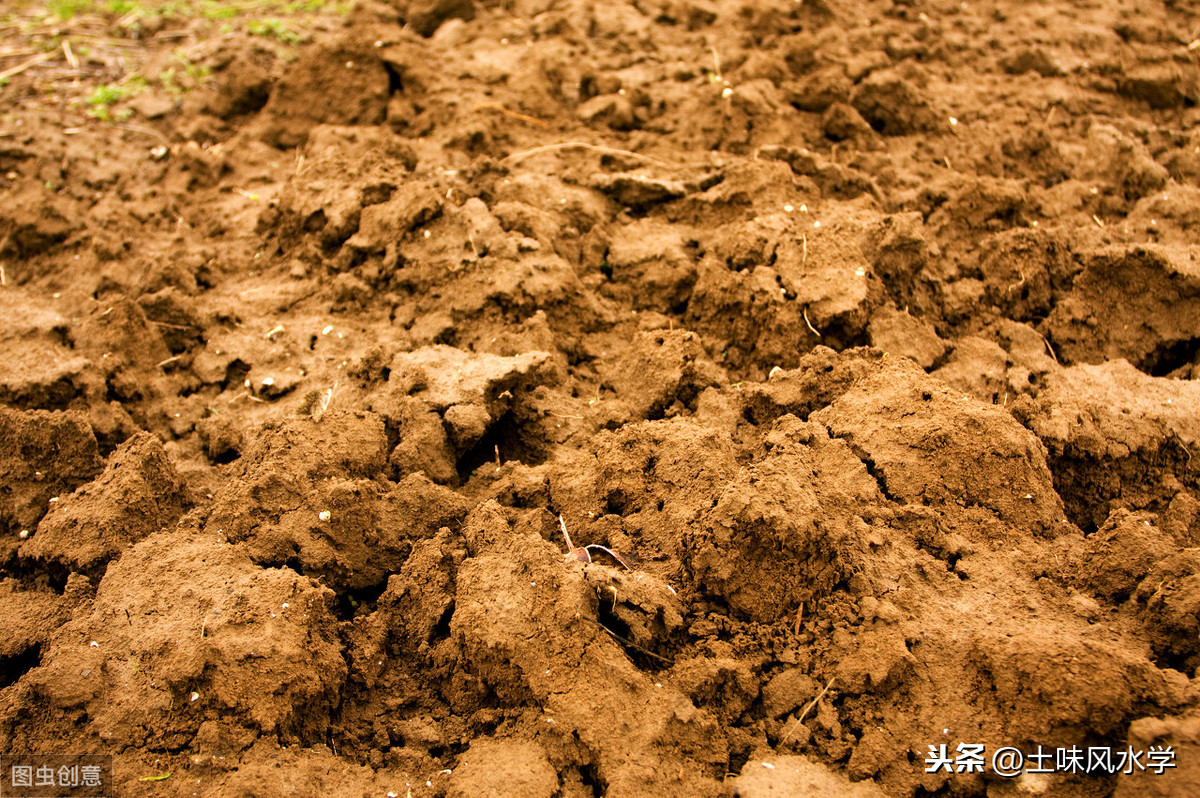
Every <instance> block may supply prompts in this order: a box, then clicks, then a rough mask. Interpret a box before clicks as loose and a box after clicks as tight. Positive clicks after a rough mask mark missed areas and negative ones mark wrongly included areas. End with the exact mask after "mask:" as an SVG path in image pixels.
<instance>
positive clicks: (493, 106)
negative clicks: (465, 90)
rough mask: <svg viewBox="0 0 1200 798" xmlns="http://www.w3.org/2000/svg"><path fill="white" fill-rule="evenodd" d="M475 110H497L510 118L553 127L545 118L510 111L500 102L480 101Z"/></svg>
mask: <svg viewBox="0 0 1200 798" xmlns="http://www.w3.org/2000/svg"><path fill="white" fill-rule="evenodd" d="M475 110H476V111H496V112H498V113H501V114H504V115H505V116H507V117H509V118H510V119H516V120H519V121H521V122H528V123H529V124H531V125H536V126H538V127H540V128H541V129H542V130H549V129H550V127H551V125H550V123H549V122H547V121H546V120H544V119H538V118H537V117H536V116H530V115H529V114H522V113H520V112H518V111H510V110H508V109H507V108H505V107H504V106H503V105H501V104H500V103H479V105H476V106H475Z"/></svg>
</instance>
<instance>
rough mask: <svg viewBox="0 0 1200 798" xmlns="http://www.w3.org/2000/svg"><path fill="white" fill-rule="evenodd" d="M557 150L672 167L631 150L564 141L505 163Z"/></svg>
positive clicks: (510, 157) (514, 156)
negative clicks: (633, 159)
mask: <svg viewBox="0 0 1200 798" xmlns="http://www.w3.org/2000/svg"><path fill="white" fill-rule="evenodd" d="M557 150H589V151H591V152H598V153H601V154H603V155H624V156H626V157H630V158H637V159H639V160H642V161H645V162H647V163H653V164H658V165H659V166H668V167H669V166H670V164H669V163H667V162H666V161H660V160H659V159H658V158H652V157H650V156H649V155H642V154H641V153H637V152H631V151H629V150H618V149H616V148H615V147H605V146H603V145H600V144H588V143H587V142H586V141H563V142H560V143H558V144H544V145H542V146H541V147H534V148H533V149H532V150H524V151H522V152H514V153H513V154H512V155H509V156H507V157H505V158H504V159H503V160H505V161H522V160H524V159H526V158H529V157H530V156H533V155H538V154H540V153H543V152H555V151H557Z"/></svg>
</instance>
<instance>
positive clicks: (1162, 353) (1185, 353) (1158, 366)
mask: <svg viewBox="0 0 1200 798" xmlns="http://www.w3.org/2000/svg"><path fill="white" fill-rule="evenodd" d="M1198 358H1200V338H1189V339H1188V340H1186V341H1175V342H1174V343H1171V344H1165V343H1164V344H1160V345H1159V346H1158V348H1157V349H1155V350H1154V351H1153V352H1152V353H1150V354H1149V355H1148V356H1147V357H1146V358H1145V359H1144V360H1143V361H1142V362H1141V363H1139V364H1138V368H1139V369H1141V370H1142V371H1144V372H1146V373H1147V374H1149V375H1150V376H1152V377H1167V376H1169V375H1170V374H1171V372H1173V371H1176V370H1178V369H1186V368H1188V367H1190V366H1191V365H1192V364H1193V363H1196V362H1197V360H1198Z"/></svg>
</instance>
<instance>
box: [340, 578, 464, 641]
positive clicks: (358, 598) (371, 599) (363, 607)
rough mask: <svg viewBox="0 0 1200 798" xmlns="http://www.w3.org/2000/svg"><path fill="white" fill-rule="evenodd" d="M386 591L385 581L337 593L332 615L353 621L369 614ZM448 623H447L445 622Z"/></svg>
mask: <svg viewBox="0 0 1200 798" xmlns="http://www.w3.org/2000/svg"><path fill="white" fill-rule="evenodd" d="M386 589H387V580H386V579H385V580H384V581H383V582H381V583H380V584H378V585H371V586H369V587H361V588H356V589H351V590H347V591H346V592H344V593H339V594H338V597H337V603H336V604H334V606H333V613H334V615H336V616H337V617H338V619H339V620H342V621H350V620H353V619H354V617H355V616H356V615H358V614H360V613H363V614H365V613H369V612H371V611H372V610H374V609H375V602H377V601H379V597H380V596H381V595H383V591H384V590H386ZM448 623H449V621H448V620H447V624H448ZM435 633H436V630H435Z"/></svg>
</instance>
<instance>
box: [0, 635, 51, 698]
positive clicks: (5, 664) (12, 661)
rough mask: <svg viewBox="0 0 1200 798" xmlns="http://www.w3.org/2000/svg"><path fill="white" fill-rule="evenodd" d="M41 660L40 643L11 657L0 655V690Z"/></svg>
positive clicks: (34, 666)
mask: <svg viewBox="0 0 1200 798" xmlns="http://www.w3.org/2000/svg"><path fill="white" fill-rule="evenodd" d="M41 661H42V647H41V646H40V645H34V646H33V647H31V648H27V649H25V650H24V651H22V652H21V653H20V654H14V655H13V656H11V657H0V690H3V689H4V688H5V687H8V686H9V685H10V684H12V683H14V682H15V681H17V679H20V678H21V677H22V676H24V675H25V674H26V673H28V672H29V671H31V670H33V669H34V668H36V667H37V666H38V665H40V664H41Z"/></svg>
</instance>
